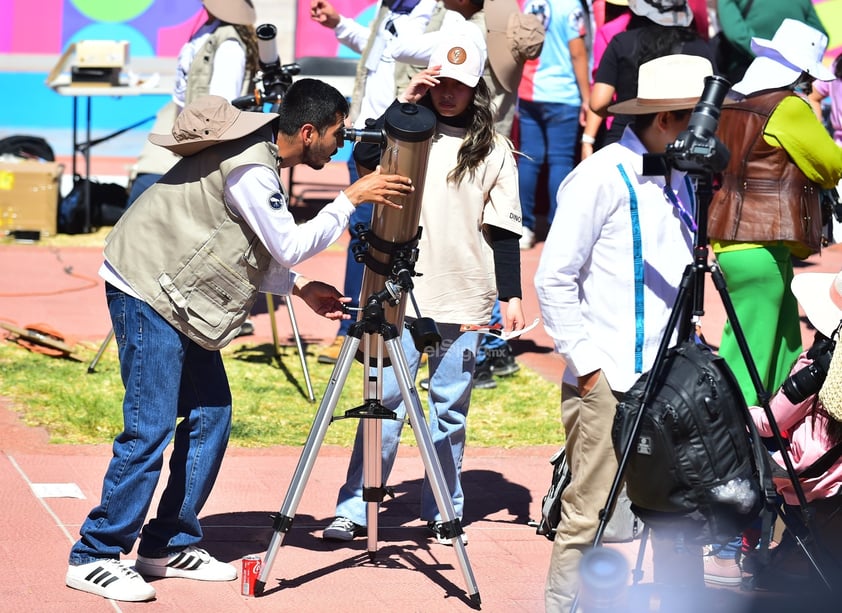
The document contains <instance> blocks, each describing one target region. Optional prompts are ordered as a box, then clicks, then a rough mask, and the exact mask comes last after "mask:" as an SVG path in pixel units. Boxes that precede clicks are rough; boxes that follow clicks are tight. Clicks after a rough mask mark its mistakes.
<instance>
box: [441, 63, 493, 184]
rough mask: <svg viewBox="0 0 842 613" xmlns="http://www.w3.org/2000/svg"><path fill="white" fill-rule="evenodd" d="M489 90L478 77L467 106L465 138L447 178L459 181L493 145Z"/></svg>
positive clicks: (481, 160) (473, 168) (482, 159)
mask: <svg viewBox="0 0 842 613" xmlns="http://www.w3.org/2000/svg"><path fill="white" fill-rule="evenodd" d="M491 104H492V100H491V91H490V90H489V89H488V85H487V84H486V83H485V79H480V80H479V81H478V82H477V85H476V87H475V88H474V97H473V100H471V104H470V105H469V106H468V109H467V115H468V126H467V133H466V134H465V140H464V141H463V143H462V146H461V147H460V148H459V153H458V155H457V156H456V167H455V168H454V169H453V170H451V171H450V172H449V173H448V175H447V180H448V181H452V182H453V183H461V182H462V180H463V179H464V178H465V177H466V176H471V177H472V176H473V174H474V171H475V170H476V169H477V168H478V167H479V165H480V164H481V163H482V162H483V161H484V160H485V158H486V157H488V154H489V153H490V152H491V149H492V148H493V147H494V134H495V133H494V115H492V112H491Z"/></svg>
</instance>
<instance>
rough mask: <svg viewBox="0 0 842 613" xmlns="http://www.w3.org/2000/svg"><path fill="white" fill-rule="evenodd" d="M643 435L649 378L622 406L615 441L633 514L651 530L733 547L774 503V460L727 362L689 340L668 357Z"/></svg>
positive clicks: (649, 404) (649, 403) (642, 379)
mask: <svg viewBox="0 0 842 613" xmlns="http://www.w3.org/2000/svg"><path fill="white" fill-rule="evenodd" d="M661 372H662V375H661V376H660V380H659V381H658V382H656V383H655V385H654V387H653V389H652V392H651V394H650V399H649V400H648V401H647V403H646V406H645V410H644V413H643V418H642V421H641V424H640V430H639V432H638V436H637V438H636V439H635V440H634V441H630V440H629V439H630V436H631V432H632V430H633V426H634V422H635V419H636V417H637V415H638V413H639V411H640V407H641V401H642V396H643V391H644V387H645V385H646V381H647V380H648V378H649V375H650V374H651V373H646V374H644V375H643V376H642V377H640V379H638V381H637V382H636V383H635V384H634V386H633V387H632V388H631V390H629V392H628V394H627V395H626V398H625V399H624V401H623V402H621V403H619V404H618V405H617V413H616V416H615V418H614V426H613V430H612V438H613V442H614V449H615V451H616V453H617V457H618V458H622V454H623V451H624V450H625V449H626V448H627V447H628V446H629V445H631V448H630V449H629V461H628V465H627V467H626V470H625V479H626V487H627V489H628V495H629V498H630V499H631V501H632V509H633V510H634V512H635V514H637V515H638V516H639V517H640V518H641V519H642V520H643V521H644V522H645V523H646V524H649V525H651V526H652V527H653V528H655V529H656V530H657V528H658V526H661V527H670V528H672V529H676V530H678V531H679V533H680V534H682V536H683V538H684V540H685V542H687V543H696V544H708V543H723V542H727V541H730V540H732V539H733V538H734V537H735V536H737V535H738V534H739V533H740V532H741V531H742V530H743V528H745V527H747V526H748V524H749V523H750V522H752V521H753V520H754V519H755V518H756V517H757V516H758V515H759V513H760V511H761V510H763V509H764V507H766V506H767V505H771V504H772V503H773V500H774V492H775V490H774V486H773V485H772V482H771V470H770V464H769V453H768V451H766V449H765V447H764V446H763V443H762V441H761V440H760V437H759V435H758V434H757V430H756V429H755V428H754V425H753V424H751V423H749V422H750V416H749V413H748V411H747V409H746V405H745V400H744V399H743V396H742V393H741V392H740V388H739V386H738V384H737V381H736V379H735V377H734V375H733V373H732V372H731V370H730V368H728V365H727V364H726V363H725V360H724V359H723V358H721V357H719V356H717V355H716V354H714V353H713V352H712V351H711V350H710V349H709V348H707V347H705V346H703V345H699V344H697V343H695V342H693V341H690V340H688V341H685V342H683V343H680V344H679V345H677V346H676V347H673V348H671V349H670V350H669V351H668V352H667V355H666V356H665V364H664V366H663V369H662V370H661Z"/></svg>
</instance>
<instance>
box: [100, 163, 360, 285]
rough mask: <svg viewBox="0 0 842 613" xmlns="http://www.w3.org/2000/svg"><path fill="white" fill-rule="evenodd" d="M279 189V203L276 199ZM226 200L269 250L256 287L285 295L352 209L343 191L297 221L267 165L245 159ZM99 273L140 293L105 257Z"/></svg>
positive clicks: (234, 173)
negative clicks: (301, 264) (295, 269)
mask: <svg viewBox="0 0 842 613" xmlns="http://www.w3.org/2000/svg"><path fill="white" fill-rule="evenodd" d="M278 194H280V198H281V199H282V200H283V202H281V201H279V200H278V199H277V197H278ZM224 197H225V202H226V204H228V206H229V207H230V208H231V210H232V211H234V213H236V214H238V215H240V216H241V217H242V218H243V219H244V220H245V222H246V223H247V224H248V226H249V227H250V228H251V229H252V230H253V231H254V233H255V234H256V235H257V238H258V239H259V240H260V242H261V243H263V244H264V245H265V246H266V249H268V251H269V253H270V254H271V255H272V262H271V263H270V265H269V270H268V271H267V273H266V275H265V276H264V277H263V281H262V283H261V285H260V288H259V289H260V291H262V292H264V293H267V294H278V295H286V294H289V293H290V292H291V291H292V287H293V283H294V282H295V277H296V274H295V273H294V272H293V271H292V270H291V269H292V267H293V266H295V265H296V264H298V263H299V262H301V261H303V260H306V259H307V258H310V257H312V256H314V255H316V254H317V253H319V252H321V251H323V250H324V249H326V248H327V247H328V246H329V245H330V244H331V243H333V242H334V241H335V240H336V239H338V238H339V237H340V236H341V235H342V232H344V231H345V228H346V227H347V226H348V220H349V219H350V217H351V213H352V212H353V211H354V205H353V204H351V201H350V200H348V197H347V196H346V195H345V193H344V192H340V193H339V195H338V196H337V197H336V199H335V200H334V201H333V202H330V203H328V204H326V205H325V206H324V207H323V208H322V209H321V210H320V211H319V213H318V215H316V216H315V217H313V218H312V219H310V220H309V221H307V222H305V223H302V224H296V222H295V219H294V218H293V216H292V212H291V211H290V210H289V202H288V200H289V199H288V197H287V195H286V191H285V190H284V189H283V188H282V186H281V183H280V180H279V178H278V174H277V173H276V172H275V171H274V170H272V169H271V168H269V167H267V166H261V165H258V164H246V165H243V166H239V167H237V168H235V169H234V170H232V171H231V172H230V173H229V174H228V176H227V177H226V181H225V186H224ZM99 274H100V276H101V277H102V278H103V279H104V280H105V281H108V282H109V283H111V285H113V286H114V287H117V288H118V289H120V290H122V291H123V292H125V293H127V294H129V295H130V296H134V297H135V298H139V296H138V295H137V294H136V293H135V292H134V291H133V290H132V289H131V287H129V285H128V283H126V282H125V281H124V280H123V279H122V277H120V275H119V274H118V273H117V271H116V270H114V269H113V268H112V267H111V265H110V264H109V263H108V262H107V261H106V262H104V263H103V265H102V267H101V268H100V271H99Z"/></svg>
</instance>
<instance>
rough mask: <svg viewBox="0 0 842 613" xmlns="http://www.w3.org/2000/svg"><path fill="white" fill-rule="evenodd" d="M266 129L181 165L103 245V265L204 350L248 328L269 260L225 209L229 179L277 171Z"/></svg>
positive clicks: (133, 208) (252, 236)
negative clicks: (249, 168)
mask: <svg viewBox="0 0 842 613" xmlns="http://www.w3.org/2000/svg"><path fill="white" fill-rule="evenodd" d="M271 139H272V134H271V128H269V127H268V126H267V127H265V128H263V129H261V130H258V131H257V132H254V133H252V134H250V135H248V136H246V137H243V138H241V139H238V140H235V141H231V142H227V143H220V144H217V145H214V146H212V147H210V148H208V149H206V150H204V151H202V152H200V153H198V154H195V155H192V156H188V157H185V158H182V159H181V160H180V161H179V162H178V163H177V164H176V165H175V166H174V167H173V168H172V170H170V171H169V172H168V173H166V174H165V175H164V176H163V177H162V178H161V179H160V180H159V181H158V182H157V183H155V184H154V185H152V186H151V187H150V188H149V189H148V190H146V191H145V192H144V193H143V194H142V195H141V197H140V198H138V200H137V202H135V203H134V204H133V205H132V206H131V207H129V208H128V209H127V210H126V212H125V213H124V214H123V216H122V217H121V218H120V220H119V222H118V223H117V225H115V226H114V229H113V230H112V231H111V232H110V233H109V235H108V237H107V238H106V246H105V257H106V259H107V260H108V262H109V263H110V264H111V266H113V268H114V269H115V270H116V271H117V273H118V274H119V275H120V276H121V277H122V278H123V279H124V280H125V281H126V283H128V284H129V286H130V287H131V288H132V289H133V290H134V291H135V292H136V293H137V295H138V296H140V298H141V299H142V300H144V301H145V302H147V303H148V304H149V305H150V306H151V307H152V308H154V309H155V311H157V312H158V313H159V314H160V315H161V316H162V317H163V318H164V319H166V320H167V321H168V322H169V323H171V324H172V325H173V326H174V327H175V328H176V329H178V330H179V331H180V332H182V333H183V334H185V335H186V336H187V337H189V338H190V339H191V340H193V341H194V342H196V343H197V344H199V345H200V346H202V347H204V348H205V349H209V350H216V349H219V348H221V347H224V346H225V345H227V344H228V343H229V342H230V341H231V340H232V339H233V338H234V337H235V336H236V334H237V331H238V330H239V328H240V326H241V325H242V323H243V322H244V321H245V320H246V317H247V316H248V314H249V312H250V311H251V307H252V305H253V304H254V301H255V299H256V298H257V295H258V288H259V286H260V283H261V281H262V279H263V277H264V275H265V274H266V271H267V270H268V268H269V264H270V262H271V260H272V257H271V255H270V254H269V252H268V250H267V249H266V247H265V246H264V245H263V244H262V243H261V242H260V240H259V239H258V238H257V236H256V235H255V233H254V232H253V231H252V230H251V228H250V227H249V226H248V225H247V224H246V223H245V221H243V219H242V218H240V217H239V216H238V215H237V214H235V213H234V211H232V210H231V208H229V206H228V205H227V204H226V203H225V200H224V197H223V188H224V185H225V180H226V177H227V176H228V174H229V173H230V172H231V171H233V170H234V169H235V168H237V167H239V166H243V165H245V164H260V165H263V166H267V167H269V168H272V169H273V170H276V168H277V152H278V149H277V147H276V146H275V145H274V144H273V143H272V142H271Z"/></svg>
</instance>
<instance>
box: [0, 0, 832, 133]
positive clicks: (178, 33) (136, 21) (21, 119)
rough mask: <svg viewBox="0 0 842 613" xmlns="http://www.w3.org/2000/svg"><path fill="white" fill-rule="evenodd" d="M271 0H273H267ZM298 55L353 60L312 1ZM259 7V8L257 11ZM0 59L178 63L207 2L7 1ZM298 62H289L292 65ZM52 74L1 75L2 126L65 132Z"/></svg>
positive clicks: (342, 0)
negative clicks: (113, 47)
mask: <svg viewBox="0 0 842 613" xmlns="http://www.w3.org/2000/svg"><path fill="white" fill-rule="evenodd" d="M264 1H266V2H269V1H272V0H264ZM332 1H333V3H334V5H335V6H336V8H337V9H338V10H339V11H340V13H342V14H344V15H348V16H350V17H354V18H355V19H357V20H358V21H359V22H361V23H364V24H365V23H369V21H370V20H371V18H372V16H373V13H374V7H375V5H376V2H373V1H372V0H332ZM814 4H815V5H816V10H817V12H818V13H819V16H820V17H821V19H822V22H823V23H824V24H825V26H826V27H827V29H828V33H829V34H830V45H829V50H828V54H827V61H828V63H829V62H830V60H831V59H832V58H833V57H835V56H836V54H837V53H839V52H840V51H842V0H814ZM296 6H297V15H296V28H297V29H296V40H295V56H296V57H304V56H313V55H314V56H339V57H354V56H355V54H354V53H353V52H351V51H350V50H348V49H347V48H345V47H342V46H340V45H338V44H337V42H336V38H335V37H334V35H333V32H332V31H331V30H329V29H327V28H325V27H322V26H320V25H319V24H317V23H315V22H313V21H312V20H311V19H310V15H309V7H310V2H309V0H298V1H297V2H296ZM259 10H260V5H259V4H258V11H259ZM0 15H2V16H3V18H2V19H0V54H40V55H56V56H58V55H59V54H61V53H62V52H63V51H64V50H65V49H66V48H67V46H68V45H69V44H70V43H72V42H74V41H77V40H83V39H116V40H128V41H129V45H130V46H129V49H130V55H131V57H133V58H138V57H148V56H158V57H172V58H174V57H175V56H176V55H177V54H178V51H179V49H180V48H181V46H182V44H183V43H184V42H185V41H186V40H187V39H188V38H189V37H190V34H191V33H192V32H194V31H195V30H196V29H197V28H198V27H199V25H200V24H201V23H202V21H203V19H204V10H203V8H202V2H201V0H0ZM293 59H294V58H284V61H292V60H293ZM45 77H46V74H40V73H32V72H20V73H16V72H0V88H2V90H3V91H9V92H25V93H26V95H25V96H18V97H10V98H7V99H6V100H4V101H0V113H2V116H3V118H4V119H3V121H2V123H3V125H4V126H7V127H8V128H9V129H18V128H17V127H18V126H36V127H43V128H60V129H61V128H66V127H67V126H68V125H69V119H70V106H71V101H70V100H69V99H68V98H67V97H66V96H59V95H58V94H56V93H54V92H53V91H52V90H50V89H49V88H48V87H46V86H45V85H44V79H45ZM165 101H166V96H143V97H138V98H136V99H129V98H123V99H122V100H112V99H110V98H97V99H95V100H94V102H93V105H94V114H93V117H94V119H93V121H94V125H93V127H94V129H96V130H106V129H115V128H118V127H122V126H124V125H125V123H126V120H127V119H129V120H138V119H141V118H143V117H145V116H147V115H150V114H154V113H155V111H156V110H157V109H158V108H159V107H160V106H161V105H162V104H163V103H164V102H165Z"/></svg>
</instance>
